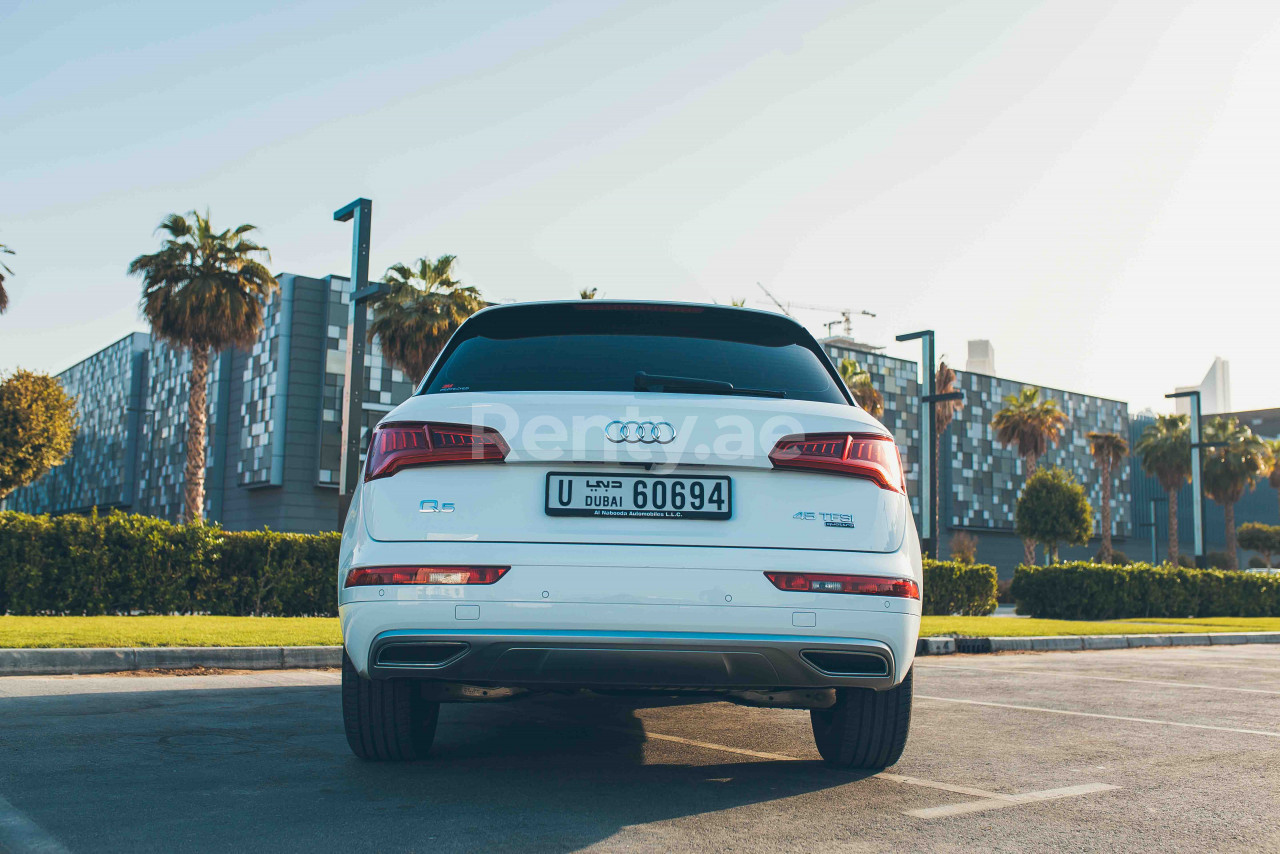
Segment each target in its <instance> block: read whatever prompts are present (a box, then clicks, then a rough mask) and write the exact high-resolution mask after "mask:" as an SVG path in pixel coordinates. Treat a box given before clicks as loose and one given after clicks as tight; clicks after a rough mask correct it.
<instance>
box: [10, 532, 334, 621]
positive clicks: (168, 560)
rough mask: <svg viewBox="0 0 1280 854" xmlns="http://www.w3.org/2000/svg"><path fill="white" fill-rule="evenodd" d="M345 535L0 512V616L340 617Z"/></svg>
mask: <svg viewBox="0 0 1280 854" xmlns="http://www.w3.org/2000/svg"><path fill="white" fill-rule="evenodd" d="M338 540H339V535H338V534H336V533H333V534H278V533H275V532H273V531H224V530H222V529H221V528H218V527H217V526H213V525H173V524H170V523H169V522H165V521H163V520H161V519H155V518H152V517H149V516H126V515H124V514H123V513H113V514H111V515H109V516H98V515H96V514H95V515H92V516H56V517H50V516H29V515H26V514H23V513H10V512H0V614H5V613H9V614H82V615H94V614H133V613H141V614H191V613H203V614H226V615H241V616H248V615H272V616H282V617H285V616H287V617H297V616H315V615H333V614H335V613H337V595H336V592H335V586H336V583H337V582H336V577H337V567H338Z"/></svg>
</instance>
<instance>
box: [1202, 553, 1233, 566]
mask: <svg viewBox="0 0 1280 854" xmlns="http://www.w3.org/2000/svg"><path fill="white" fill-rule="evenodd" d="M1204 562H1205V563H1206V564H1208V565H1209V566H1211V567H1213V568H1214V569H1228V568H1229V567H1230V566H1231V561H1230V560H1229V559H1228V558H1227V553H1226V552H1209V553H1208V554H1206V555H1205V556H1204Z"/></svg>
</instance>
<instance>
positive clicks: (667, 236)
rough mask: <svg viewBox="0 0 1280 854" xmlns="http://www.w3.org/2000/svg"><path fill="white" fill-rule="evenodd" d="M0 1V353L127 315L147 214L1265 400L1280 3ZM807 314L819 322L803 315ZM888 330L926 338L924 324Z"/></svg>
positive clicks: (1095, 378) (489, 274)
mask: <svg viewBox="0 0 1280 854" xmlns="http://www.w3.org/2000/svg"><path fill="white" fill-rule="evenodd" d="M265 6H266V4H259V3H240V2H227V3H223V4H219V5H218V6H217V7H216V12H214V11H212V10H213V9H214V7H210V6H208V5H207V4H177V5H175V4H160V3H156V4H144V3H135V4H129V3H122V4H111V5H106V4H76V3H57V2H40V3H17V4H16V5H15V4H14V3H13V2H12V0H11V2H9V3H7V4H4V5H3V6H0V32H3V33H4V42H5V50H4V51H3V53H2V54H0V80H2V81H4V82H3V85H0V115H3V116H4V131H3V133H2V134H0V188H2V191H0V242H3V243H6V244H8V245H10V246H11V247H13V248H14V249H15V250H16V251H17V252H18V254H17V255H16V256H14V257H11V258H7V259H6V260H7V261H8V263H9V266H10V267H12V268H13V270H14V273H15V275H14V276H13V277H12V278H10V279H9V280H8V281H7V282H6V286H7V287H8V288H9V290H10V293H11V299H12V304H11V307H10V310H9V312H8V313H7V314H6V315H4V316H2V317H0V370H8V369H11V368H13V367H16V366H19V365H21V366H23V367H29V368H36V369H42V370H48V371H58V370H61V369H63V368H65V367H67V366H69V365H71V364H72V363H74V362H75V361H77V360H78V359H80V358H83V357H84V356H86V355H88V354H89V353H91V352H93V351H95V350H97V349H98V348H100V347H102V346H104V345H105V344H107V343H109V342H111V341H113V340H115V339H117V338H119V337H120V336H122V335H123V334H125V333H126V332H128V331H131V330H134V329H142V328H145V327H144V325H143V324H142V323H141V321H140V320H139V319H138V313H137V297H138V291H139V283H138V282H137V281H136V280H134V279H130V278H129V277H128V276H126V275H125V268H126V267H127V265H128V262H129V260H130V259H131V258H133V257H134V256H135V255H138V254H140V253H142V252H147V251H151V250H152V249H153V248H154V246H155V245H156V244H155V238H154V237H153V235H152V231H153V229H154V228H155V226H156V225H157V224H158V223H159V222H160V220H161V219H162V218H163V217H164V215H165V214H166V213H168V212H170V211H185V210H188V209H190V208H193V207H198V208H201V209H203V208H205V207H208V208H209V209H210V210H211V212H212V214H213V216H214V218H215V224H225V225H234V224H239V223H241V222H252V223H254V224H256V225H258V226H259V227H260V229H261V235H260V237H261V240H262V242H264V243H265V244H266V245H268V246H269V247H270V248H271V250H272V266H273V268H274V269H276V270H278V271H289V272H298V273H305V274H310V275H324V274H326V273H330V272H338V273H345V272H346V271H347V269H348V268H349V257H348V253H349V249H350V233H349V230H348V227H346V226H342V225H339V224H337V223H334V222H333V221H332V219H331V217H332V212H333V210H335V209H336V208H338V207H340V206H342V205H343V204H344V203H346V202H347V201H350V200H351V199H352V198H355V197H357V196H368V197H370V198H372V199H373V200H374V237H373V250H372V259H373V268H374V270H375V272H380V271H381V270H383V269H385V268H386V266H388V265H389V264H391V263H393V262H396V261H402V260H411V259H413V258H416V257H418V256H420V255H423V254H431V255H438V254H442V253H446V252H448V253H454V254H456V255H458V256H459V266H460V270H461V272H462V274H463V278H464V280H465V281H467V282H468V283H470V284H474V285H477V286H478V287H480V288H481V289H482V291H483V292H484V293H485V294H486V295H487V296H489V297H490V298H493V299H515V300H527V299H547V298H567V297H572V296H575V295H576V294H577V291H578V290H579V289H580V288H583V287H598V288H599V289H600V290H601V291H602V292H603V293H604V294H605V295H606V296H610V297H625V298H679V299H691V300H712V299H715V300H719V301H721V302H727V301H728V300H730V299H731V298H733V297H747V298H748V299H749V300H750V301H751V303H750V304H753V305H758V306H760V307H766V306H767V303H765V301H764V298H763V295H762V294H761V293H760V292H759V290H758V289H757V288H756V286H755V282H757V281H761V282H764V283H765V284H766V286H768V287H769V288H770V289H772V290H773V291H774V292H775V293H776V294H777V295H779V296H780V297H781V298H783V299H784V300H793V301H796V302H805V303H815V304H825V305H833V306H850V307H853V308H855V309H864V308H865V309H869V310H871V311H873V312H876V313H877V315H878V316H877V317H876V318H874V319H870V318H863V319H860V320H858V321H856V322H855V335H857V336H858V337H860V338H864V339H870V340H873V341H877V342H880V343H885V342H889V341H891V340H892V338H893V335H894V334H895V333H897V332H902V331H911V330H914V329H917V328H922V327H932V328H935V329H937V330H938V334H939V346H940V350H941V351H942V352H943V353H947V354H950V355H952V356H954V357H955V361H957V362H959V363H960V364H961V365H963V360H964V353H965V341H966V340H967V339H969V338H988V339H991V340H992V341H993V342H994V344H995V348H996V357H997V367H998V369H999V371H1000V373H1002V374H1004V375H1007V376H1012V377H1014V378H1017V379H1023V380H1027V381H1033V382H1036V383H1041V384H1045V385H1050V386H1056V387H1062V388H1068V389H1071V390H1077V391H1085V392H1089V393H1093V394H1100V395H1104V396H1108V397H1115V398H1121V399H1126V400H1129V401H1130V402H1131V403H1132V404H1133V405H1134V407H1135V408H1139V407H1142V406H1148V405H1150V406H1156V407H1158V408H1161V409H1165V408H1167V407H1166V406H1165V401H1163V399H1162V396H1163V394H1164V393H1165V392H1166V391H1169V390H1171V389H1172V388H1173V387H1174V386H1177V385H1186V384H1190V383H1194V382H1197V381H1198V380H1199V378H1200V376H1201V375H1202V374H1203V373H1204V371H1205V370H1206V369H1207V368H1208V366H1209V363H1210V361H1211V360H1212V358H1213V357H1214V356H1215V355H1219V356H1222V357H1224V358H1227V359H1230V360H1231V363H1232V379H1233V385H1234V389H1233V390H1234V400H1233V403H1234V405H1235V406H1236V407H1237V408H1261V407H1266V406H1276V405H1280V386H1278V385H1277V383H1276V382H1275V364H1276V359H1277V354H1278V353H1280V345H1277V344H1276V341H1275V332H1274V328H1275V316H1276V314H1277V312H1278V311H1280V282H1278V281H1277V279H1278V277H1280V273H1278V272H1277V271H1280V240H1278V239H1277V235H1280V207H1278V206H1277V204H1276V200H1277V199H1278V198H1280V170H1278V169H1277V165H1276V160H1275V152H1276V151H1280V111H1277V109H1276V106H1275V105H1276V104H1278V103H1280V5H1277V4H1276V3H1274V2H1272V0H1248V2H1246V1H1245V0H1160V2H1141V1H1140V0H1139V1H1138V2H1133V1H1132V0H1130V2H1096V0H1066V2H1040V3H1037V2H1030V0H1018V2H1012V0H1011V1H1010V2H996V0H959V2H956V1H955V0H952V2H915V3H903V2H898V0H891V2H880V3H847V2H845V3H824V2H816V0H815V2H797V3H790V4H787V3H754V2H746V0H738V2H721V3H696V2H681V3H670V4H664V3H618V2H614V3H610V2H599V1H598V2H585V3H553V4H534V3H497V2H486V3H462V2H458V3H430V4H428V3H407V4H406V3H365V4H352V3H306V4H271V5H270V7H269V8H264V7H265ZM798 316H799V317H800V318H801V319H802V320H804V321H806V322H807V323H808V324H809V325H810V327H811V328H812V329H814V330H815V331H820V330H821V324H822V323H823V322H824V321H826V320H830V319H832V315H830V313H823V312H798ZM890 352H893V353H896V354H900V355H905V356H912V355H914V354H915V353H916V352H917V351H916V350H914V349H912V348H911V347H909V346H901V345H894V346H892V347H891V348H890Z"/></svg>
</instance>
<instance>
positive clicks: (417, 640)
mask: <svg viewBox="0 0 1280 854" xmlns="http://www.w3.org/2000/svg"><path fill="white" fill-rule="evenodd" d="M368 669H369V673H370V675H372V676H373V677H374V678H390V677H404V676H416V677H420V678H428V679H437V680H441V681H451V682H465V683H468V684H478V685H494V686H502V687H535V688H546V687H565V688H568V687H574V688H673V689H779V688H825V687H835V686H861V687H868V688H878V689H884V688H889V687H891V686H892V685H893V683H894V679H893V674H894V672H895V666H894V657H893V650H892V649H890V648H889V645H888V644H885V643H882V642H879V641H874V640H866V639H853V638H828V637H797V636H794V635H733V634H715V633H695V634H680V633H673V632H604V633H597V632H558V633H554V634H544V633H541V632H532V631H524V632H519V631H512V630H505V631H503V630H497V631H483V632H469V633H466V634H459V633H450V632H423V631H404V630H399V631H390V632H383V633H382V634H380V635H378V637H376V638H375V639H374V641H373V644H372V645H371V646H370V649H369V657H368Z"/></svg>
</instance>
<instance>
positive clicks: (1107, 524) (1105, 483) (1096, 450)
mask: <svg viewBox="0 0 1280 854" xmlns="http://www.w3.org/2000/svg"><path fill="white" fill-rule="evenodd" d="M1085 437H1086V438H1087V439H1088V440H1089V452H1090V453H1092V454H1093V462H1094V464H1095V465H1097V467H1098V468H1099V469H1100V470H1101V471H1102V562H1103V563H1111V478H1112V474H1113V472H1115V470H1116V467H1117V466H1119V465H1120V464H1121V463H1123V462H1124V458H1125V456H1126V455H1127V454H1128V453H1129V443H1128V442H1126V441H1125V439H1124V437H1123V436H1121V435H1120V434H1119V433H1092V432H1091V433H1086V434H1085Z"/></svg>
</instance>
